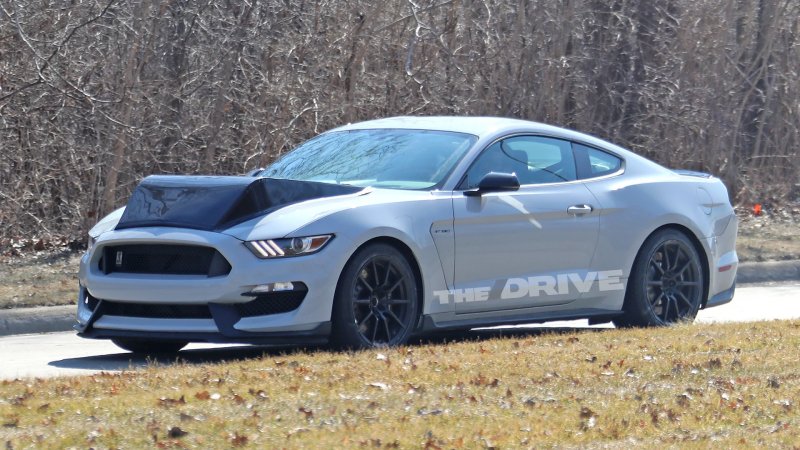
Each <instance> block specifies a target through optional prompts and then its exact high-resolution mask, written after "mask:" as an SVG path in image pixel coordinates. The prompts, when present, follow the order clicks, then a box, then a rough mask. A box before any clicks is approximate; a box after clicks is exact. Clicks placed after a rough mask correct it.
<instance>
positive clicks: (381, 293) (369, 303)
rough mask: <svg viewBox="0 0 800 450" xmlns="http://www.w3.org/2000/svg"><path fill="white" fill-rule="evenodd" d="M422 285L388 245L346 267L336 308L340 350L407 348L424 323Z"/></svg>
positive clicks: (366, 251)
mask: <svg viewBox="0 0 800 450" xmlns="http://www.w3.org/2000/svg"><path fill="white" fill-rule="evenodd" d="M418 298H419V293H418V292H417V279H416V276H415V275H414V271H413V269H412V268H411V265H410V264H409V262H408V260H407V259H406V257H405V256H404V255H403V254H402V253H401V252H400V251H398V250H397V249H396V248H394V247H392V246H390V245H387V244H372V245H369V246H367V247H364V248H363V249H361V250H359V251H358V252H357V253H356V254H355V255H353V257H352V258H351V259H350V261H349V262H348V263H347V266H345V269H344V271H343V272H342V276H341V278H340V280H339V286H338V289H337V292H336V298H335V300H334V307H333V334H332V336H331V340H332V342H333V343H334V344H337V345H339V346H343V347H347V348H368V347H382V346H394V345H400V344H403V343H405V342H406V341H407V340H408V337H409V336H410V335H411V332H412V330H413V327H414V323H415V321H416V319H417V317H418V305H419V302H418Z"/></svg>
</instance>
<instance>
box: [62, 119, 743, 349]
mask: <svg viewBox="0 0 800 450" xmlns="http://www.w3.org/2000/svg"><path fill="white" fill-rule="evenodd" d="M736 230H737V219H736V216H735V215H734V212H733V208H732V207H731V204H730V201H729V199H728V192H727V190H726V189H725V186H724V185H723V184H722V183H721V182H720V180H719V179H717V178H714V177H713V176H710V175H708V174H704V173H697V172H689V171H681V170H670V169H666V168H664V167H662V166H660V165H658V164H656V163H654V162H652V161H649V160H647V159H645V158H643V157H641V156H637V155H636V154H634V153H631V152H630V151H628V150H625V149H623V148H620V147H618V146H616V145H613V144H610V143H608V142H605V141H602V140H600V139H597V138H594V137H591V136H587V135H585V134H581V133H578V132H575V131H569V130H565V129H562V128H556V127H553V126H548V125H543V124H539V123H533V122H527V121H522V120H513V119H503V118H488V117H397V118H390V119H382V120H373V121H369V122H362V123H357V124H352V125H346V126H343V127H340V128H336V129H334V130H331V131H328V132H325V133H323V134H321V135H319V136H317V137H315V138H313V139H311V140H309V141H307V142H306V143H304V144H302V145H300V146H299V147H298V148H296V149H295V150H294V151H292V152H289V153H287V154H285V155H283V157H282V158H280V159H278V160H277V161H276V162H275V163H274V164H272V165H271V166H269V167H268V168H266V169H261V170H256V171H254V172H252V173H250V174H248V175H247V176H227V177H226V176H150V177H147V178H145V179H144V180H143V181H142V182H141V183H140V184H139V185H138V186H137V187H136V189H135V190H134V192H133V194H132V195H131V197H130V200H129V201H128V204H127V205H126V206H125V207H124V208H121V209H119V210H117V211H115V212H113V213H111V214H110V215H109V216H107V217H105V218H104V219H103V220H101V221H100V222H99V223H98V224H97V225H96V226H95V227H94V228H92V230H91V231H90V232H89V234H90V239H89V241H90V244H89V249H88V251H87V252H86V254H85V255H84V256H83V258H82V259H81V264H80V274H79V279H80V290H79V294H78V295H79V297H78V312H77V318H78V324H77V325H76V329H77V331H78V333H79V334H80V335H81V336H83V337H87V338H101V339H111V340H112V341H113V342H114V343H116V344H117V345H119V346H120V347H122V348H124V349H128V350H131V351H142V352H153V351H177V350H179V349H181V348H182V347H183V346H184V345H186V344H187V343H188V342H198V341H203V342H245V343H284V344H285V343H322V342H332V343H334V344H336V345H339V346H344V347H349V348H358V347H370V346H384V345H398V344H402V343H404V342H406V341H407V340H408V339H409V337H410V336H412V335H416V334H420V333H425V332H430V331H435V330H443V329H467V328H474V327H485V326H492V325H505V324H519V323H536V322H544V321H549V320H563V319H579V318H586V319H589V321H590V322H591V323H602V322H608V321H613V322H614V324H616V325H617V326H659V325H668V324H672V323H676V322H682V321H691V320H692V319H693V318H694V317H695V315H696V314H697V311H698V310H699V309H700V308H708V307H711V306H716V305H720V304H723V303H726V302H728V301H730V300H731V298H732V297H733V292H734V287H735V278H736V268H737V264H738V259H737V256H736V251H735V241H736Z"/></svg>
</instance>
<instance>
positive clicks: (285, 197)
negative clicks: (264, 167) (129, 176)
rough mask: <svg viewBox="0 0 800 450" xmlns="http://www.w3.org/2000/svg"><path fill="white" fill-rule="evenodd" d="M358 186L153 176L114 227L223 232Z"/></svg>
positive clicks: (246, 178)
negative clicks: (301, 203)
mask: <svg viewBox="0 0 800 450" xmlns="http://www.w3.org/2000/svg"><path fill="white" fill-rule="evenodd" d="M362 189H363V188H360V187H356V186H347V185H341V184H329V183H317V182H313V181H297V180H283V179H277V178H253V177H245V176H178V175H152V176H149V177H147V178H145V179H144V180H142V182H141V183H139V185H138V186H136V189H134V191H133V194H131V198H130V199H129V200H128V204H127V206H126V207H125V212H124V213H123V214H122V217H121V218H120V220H119V223H118V224H117V227H116V229H118V230H119V229H124V228H134V227H156V226H159V227H180V228H193V229H198V230H222V229H225V228H229V227H231V226H233V225H235V224H237V223H241V222H244V221H245V220H249V219H252V218H254V217H258V216H260V215H264V214H268V213H270V212H272V211H274V210H276V209H278V208H281V207H283V206H287V205H291V204H293V203H297V202H302V201H305V200H312V199H315V198H324V197H333V196H337V195H346V194H353V193H356V192H359V191H361V190H362Z"/></svg>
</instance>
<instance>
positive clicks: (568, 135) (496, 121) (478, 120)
mask: <svg viewBox="0 0 800 450" xmlns="http://www.w3.org/2000/svg"><path fill="white" fill-rule="evenodd" d="M376 129H408V130H431V131H434V130H435V131H452V132H456V133H466V134H471V135H474V136H478V138H481V139H482V138H496V137H500V136H504V135H509V134H515V133H533V134H543V135H548V136H553V137H557V138H561V139H568V140H572V141H577V142H584V143H586V144H589V145H593V146H598V147H600V148H604V149H607V150H611V151H613V152H616V153H618V154H620V155H621V156H623V157H630V156H634V157H640V156H639V155H636V154H635V153H633V152H631V151H630V150H628V149H625V148H623V147H620V146H618V145H616V144H613V143H611V142H608V141H606V140H603V139H600V138H597V137H595V136H592V135H589V134H585V133H581V132H579V131H574V130H570V129H567V128H561V127H556V126H553V125H547V124H544V123H540V122H532V121H529V120H521V119H510V118H506V117H478V116H400V117H388V118H385V119H376V120H367V121H365V122H356V123H350V124H347V125H344V126H341V127H338V128H334V129H332V130H329V131H328V132H333V131H351V130H376ZM640 158H641V157H640Z"/></svg>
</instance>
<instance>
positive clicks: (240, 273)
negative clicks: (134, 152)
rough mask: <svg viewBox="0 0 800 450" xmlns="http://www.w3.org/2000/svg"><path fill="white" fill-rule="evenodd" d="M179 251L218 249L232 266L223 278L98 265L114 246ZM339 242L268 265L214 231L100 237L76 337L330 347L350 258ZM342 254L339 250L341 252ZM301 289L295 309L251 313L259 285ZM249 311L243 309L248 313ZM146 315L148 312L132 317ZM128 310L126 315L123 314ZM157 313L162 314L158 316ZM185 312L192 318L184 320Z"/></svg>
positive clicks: (84, 282)
mask: <svg viewBox="0 0 800 450" xmlns="http://www.w3.org/2000/svg"><path fill="white" fill-rule="evenodd" d="M128 244H179V245H201V246H207V247H212V248H215V249H216V250H217V251H219V252H220V253H221V254H222V255H223V256H224V257H225V259H226V260H227V261H228V262H229V263H230V265H231V270H230V272H229V273H228V274H227V275H225V276H214V277H206V276H197V275H164V274H140V273H105V272H104V271H103V270H101V267H100V264H99V260H100V258H101V257H102V253H103V251H102V249H103V248H104V247H106V246H110V245H128ZM336 244H339V245H343V243H342V244H340V243H339V242H336V240H333V241H332V242H331V243H330V244H329V245H328V246H327V247H326V248H325V249H323V251H321V252H319V253H316V254H312V255H307V256H302V257H294V258H284V259H269V260H262V259H258V258H256V257H255V256H254V255H253V254H252V253H251V252H250V251H249V250H248V249H247V248H246V247H245V246H244V245H243V243H242V241H240V240H238V239H236V238H234V237H232V236H229V235H226V234H223V233H215V232H206V231H198V230H181V229H175V228H157V227H154V228H146V229H145V228H142V229H130V230H119V231H113V232H109V233H106V234H104V235H101V236H100V238H99V239H98V241H97V243H96V244H95V247H94V248H93V249H92V251H91V252H89V253H87V254H86V255H84V257H83V258H82V259H81V265H80V270H79V274H78V278H79V281H80V290H79V293H78V311H77V313H78V314H77V316H78V317H77V318H78V324H77V325H76V326H75V329H76V331H78V334H79V335H80V336H83V337H88V338H128V337H136V338H150V339H172V340H181V341H201V342H248V343H282V341H283V340H287V341H291V342H292V343H296V342H301V341H302V342H319V341H324V340H325V339H326V338H327V336H328V334H329V333H330V317H331V309H332V304H333V298H334V295H335V291H336V283H337V281H338V274H339V273H341V266H343V264H344V261H343V260H340V259H341V258H337V257H336V255H337V254H338V255H346V254H347V252H345V251H344V249H337V248H336V247H337V245H336ZM337 250H338V251H337ZM287 281H290V282H295V283H297V282H300V283H301V284H302V285H303V286H304V288H305V289H306V291H305V296H304V297H303V298H302V300H301V301H300V302H299V305H298V306H297V307H296V308H295V309H292V310H289V311H285V312H284V311H283V310H279V312H277V313H269V314H264V315H258V314H259V313H258V312H256V313H255V314H254V313H253V312H252V311H248V307H246V305H247V304H248V302H250V303H252V302H254V299H253V296H252V295H244V294H245V293H248V292H251V291H252V290H253V288H254V287H255V286H258V285H263V284H267V283H278V282H287ZM243 306H244V307H243ZM140 309H142V310H146V311H148V312H147V313H144V314H141V313H138V312H137V313H135V314H133V313H128V312H129V311H131V310H135V311H139V310H140ZM120 311H123V312H120ZM152 311H159V313H158V314H152ZM184 311H188V312H189V313H187V314H184V313H183V312H184Z"/></svg>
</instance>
